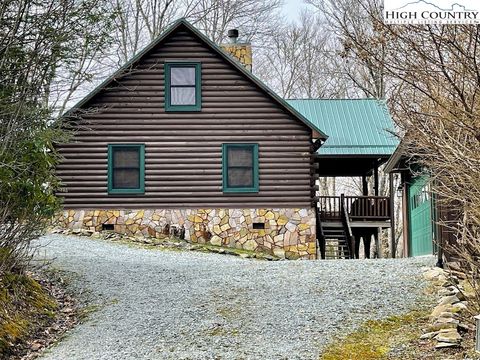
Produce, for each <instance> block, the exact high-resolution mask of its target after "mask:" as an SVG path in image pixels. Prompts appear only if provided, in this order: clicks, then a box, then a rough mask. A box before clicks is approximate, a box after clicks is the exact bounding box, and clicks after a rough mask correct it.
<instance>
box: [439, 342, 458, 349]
mask: <svg viewBox="0 0 480 360" xmlns="http://www.w3.org/2000/svg"><path fill="white" fill-rule="evenodd" d="M456 346H458V344H455V343H448V342H439V343H438V344H437V345H435V349H444V348H451V347H456Z"/></svg>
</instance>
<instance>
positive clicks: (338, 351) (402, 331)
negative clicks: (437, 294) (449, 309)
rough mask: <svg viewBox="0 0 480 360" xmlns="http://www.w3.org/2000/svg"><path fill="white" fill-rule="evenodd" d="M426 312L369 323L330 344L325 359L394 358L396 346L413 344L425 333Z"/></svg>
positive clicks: (323, 358)
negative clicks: (391, 355) (392, 353)
mask: <svg viewBox="0 0 480 360" xmlns="http://www.w3.org/2000/svg"><path fill="white" fill-rule="evenodd" d="M427 320H428V313H427V312H426V311H412V312H409V313H407V314H405V315H401V316H391V317H388V318H386V319H384V320H370V321H367V322H365V324H363V325H362V326H361V327H360V328H359V329H358V330H357V331H355V332H353V333H352V334H349V335H348V336H347V337H344V338H342V339H338V340H337V341H334V342H332V343H331V344H330V345H328V346H327V347H326V348H325V350H324V352H323V354H322V355H321V356H320V359H321V360H347V359H348V360H366V359H371V360H381V359H388V358H391V357H390V356H389V354H390V352H391V351H392V349H394V348H396V347H398V346H399V345H402V344H409V343H411V342H412V341H413V340H414V339H418V337H419V336H420V335H421V328H422V326H421V324H424V323H426V322H427Z"/></svg>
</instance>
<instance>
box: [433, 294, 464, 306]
mask: <svg viewBox="0 0 480 360" xmlns="http://www.w3.org/2000/svg"><path fill="white" fill-rule="evenodd" d="M459 302H460V299H459V298H458V297H457V296H456V295H451V296H444V297H443V298H441V299H440V302H439V303H438V305H453V304H456V303H459Z"/></svg>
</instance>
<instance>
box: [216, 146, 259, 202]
mask: <svg viewBox="0 0 480 360" xmlns="http://www.w3.org/2000/svg"><path fill="white" fill-rule="evenodd" d="M222 152H223V155H222V157H223V164H222V172H223V192H238V193H247V192H258V178H259V174H258V144H223V149H222Z"/></svg>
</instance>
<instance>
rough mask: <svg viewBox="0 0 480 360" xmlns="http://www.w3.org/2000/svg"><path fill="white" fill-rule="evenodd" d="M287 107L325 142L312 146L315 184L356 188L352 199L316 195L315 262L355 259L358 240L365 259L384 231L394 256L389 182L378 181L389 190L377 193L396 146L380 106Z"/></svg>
mask: <svg viewBox="0 0 480 360" xmlns="http://www.w3.org/2000/svg"><path fill="white" fill-rule="evenodd" d="M289 103H290V105H292V106H293V107H294V108H295V109H296V110H298V111H299V112H300V113H301V114H302V115H304V116H305V117H306V118H307V119H308V120H309V121H312V122H313V123H314V124H315V125H316V126H317V127H318V128H320V129H322V130H324V132H325V133H326V134H327V135H328V136H329V137H328V139H327V140H326V141H325V143H319V142H315V143H314V146H316V149H315V150H316V154H315V158H314V162H315V177H316V179H317V182H318V179H320V178H339V177H342V178H350V179H353V178H357V179H358V180H359V181H360V184H361V185H360V188H361V189H359V191H357V192H355V193H345V192H344V191H342V192H340V193H338V192H337V193H335V194H325V193H319V192H317V196H316V197H315V205H316V209H317V242H318V249H319V254H318V257H319V258H322V259H328V258H337V259H338V258H342V259H355V258H360V257H361V256H360V251H359V250H360V242H361V240H362V239H363V242H364V249H365V254H364V256H365V257H366V258H369V257H370V256H371V254H370V242H371V238H372V237H373V238H374V239H375V243H376V244H377V247H378V241H379V234H380V232H381V231H382V230H383V229H391V231H390V236H391V238H390V243H391V253H392V255H393V256H394V255H395V251H394V244H395V239H394V236H395V235H394V234H395V231H394V229H395V219H394V193H395V192H394V191H391V190H390V189H394V186H393V176H392V175H391V174H390V175H389V176H388V181H383V183H388V190H387V191H385V189H386V187H384V188H383V189H380V176H384V175H381V174H380V172H379V168H380V167H381V166H382V165H383V164H384V163H385V162H386V161H388V159H389V158H390V156H391V155H392V153H393V152H394V150H395V148H396V146H397V144H398V141H397V139H396V138H395V136H394V135H392V132H393V129H394V126H393V122H392V119H391V116H390V114H389V112H388V109H387V107H386V105H385V103H384V101H380V100H375V99H358V100H345V99H343V100H319V99H309V100H289ZM384 180H386V179H384ZM372 183H373V186H371V184H372ZM369 184H370V186H369ZM352 192H353V191H352ZM332 249H333V251H332ZM329 250H330V251H329ZM378 253H381V252H379V251H377V256H378Z"/></svg>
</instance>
